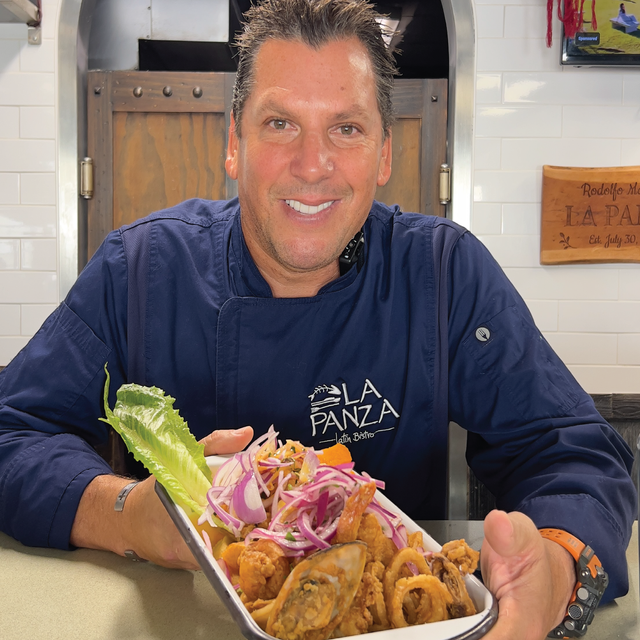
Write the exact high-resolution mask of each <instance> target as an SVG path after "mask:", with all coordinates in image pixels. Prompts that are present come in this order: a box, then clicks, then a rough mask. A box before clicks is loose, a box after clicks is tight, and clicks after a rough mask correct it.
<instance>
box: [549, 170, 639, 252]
mask: <svg viewBox="0 0 640 640" xmlns="http://www.w3.org/2000/svg"><path fill="white" fill-rule="evenodd" d="M541 221H542V226H541V230H540V263H541V264H568V263H589V262H640V167H604V168H584V167H554V166H550V165H545V166H543V167H542V215H541Z"/></svg>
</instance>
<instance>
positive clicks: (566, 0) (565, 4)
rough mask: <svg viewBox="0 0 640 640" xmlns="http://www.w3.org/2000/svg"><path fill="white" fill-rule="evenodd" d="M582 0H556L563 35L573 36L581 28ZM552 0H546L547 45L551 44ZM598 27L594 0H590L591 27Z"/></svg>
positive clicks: (593, 28)
mask: <svg viewBox="0 0 640 640" xmlns="http://www.w3.org/2000/svg"><path fill="white" fill-rule="evenodd" d="M583 9H584V0H558V20H560V22H562V24H563V25H564V35H565V37H567V38H573V37H574V36H575V35H576V33H577V32H578V31H580V29H581V28H582V24H583ZM552 19H553V0H547V47H550V46H551V37H552V26H551V22H552ZM597 28H598V21H597V19H596V0H591V29H592V30H595V29H597Z"/></svg>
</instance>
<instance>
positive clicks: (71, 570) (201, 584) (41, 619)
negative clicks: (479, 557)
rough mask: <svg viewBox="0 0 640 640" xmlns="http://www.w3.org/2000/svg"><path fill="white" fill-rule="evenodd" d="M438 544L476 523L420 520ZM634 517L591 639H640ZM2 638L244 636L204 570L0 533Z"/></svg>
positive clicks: (193, 639) (478, 533)
mask: <svg viewBox="0 0 640 640" xmlns="http://www.w3.org/2000/svg"><path fill="white" fill-rule="evenodd" d="M421 524H422V525H423V526H424V527H425V529H426V530H427V531H428V532H429V533H430V534H431V535H432V536H433V537H434V538H435V539H436V540H438V541H439V542H445V541H446V540H449V539H453V538H460V537H465V538H466V539H467V540H469V542H470V543H471V544H472V546H474V547H476V548H478V547H479V544H480V542H481V540H482V529H481V524H482V523H478V522H461V521H450V522H438V523H435V522H431V523H426V522H425V523H421ZM637 536H638V530H637V523H636V524H635V525H634V532H633V538H632V541H631V544H630V546H629V550H628V552H627V558H628V562H629V566H630V574H631V576H630V577H631V588H630V591H629V594H628V595H627V596H625V597H624V598H620V599H619V600H617V601H616V602H613V603H611V604H609V605H606V606H605V607H603V608H601V609H600V610H599V611H598V613H597V615H596V617H595V620H594V622H593V624H592V626H591V628H590V630H589V633H588V634H587V638H592V639H594V640H609V639H613V638H616V639H617V638H621V639H625V640H627V639H628V640H637V639H638V638H640V604H639V603H640V590H639V588H638V582H639V576H638V537H637ZM0 593H1V594H2V596H1V599H0V602H1V604H0V638H1V639H2V640H24V639H27V638H28V639H29V640H40V639H42V640H56V639H58V638H60V639H62V638H64V639H65V640H73V639H76V638H78V639H82V640H102V639H104V640H165V639H166V640H169V639H172V640H174V639H180V638H188V639H189V640H199V639H201V638H202V639H205V638H207V639H214V638H215V640H227V639H229V640H241V638H242V635H241V634H240V631H239V629H238V628H237V626H236V625H235V623H234V622H233V620H232V618H231V616H230V614H229V613H228V612H227V610H226V608H225V607H224V605H223V604H222V603H221V601H220V599H219V598H218V596H217V595H216V593H215V591H214V590H213V587H212V586H211V585H210V584H209V582H208V581H207V579H206V578H205V576H204V574H203V573H202V572H200V571H197V572H190V571H175V570H169V569H163V568H161V567H157V566H155V565H152V564H146V563H138V562H132V561H130V560H127V559H124V558H120V557H119V556H116V555H113V554H111V553H106V552H101V551H89V550H86V549H79V550H77V551H73V552H66V551H56V550H51V549H35V548H30V547H25V546H23V545H22V544H20V543H19V542H16V541H15V540H13V539H11V538H9V537H8V536H6V535H4V534H0Z"/></svg>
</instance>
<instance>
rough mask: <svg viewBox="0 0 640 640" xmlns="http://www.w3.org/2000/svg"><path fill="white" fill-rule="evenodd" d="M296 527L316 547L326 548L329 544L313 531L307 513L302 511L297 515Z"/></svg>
mask: <svg viewBox="0 0 640 640" xmlns="http://www.w3.org/2000/svg"><path fill="white" fill-rule="evenodd" d="M298 529H300V532H301V533H302V534H303V535H304V537H305V538H306V539H307V540H308V541H309V542H311V543H312V544H313V545H314V546H316V547H317V548H318V549H328V548H329V547H330V546H331V545H330V544H329V543H328V542H325V541H324V540H323V539H322V538H321V537H320V536H318V535H317V534H316V533H315V531H313V529H312V528H311V521H310V518H309V514H308V513H306V512H303V513H301V514H300V515H299V516H298Z"/></svg>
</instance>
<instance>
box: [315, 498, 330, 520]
mask: <svg viewBox="0 0 640 640" xmlns="http://www.w3.org/2000/svg"><path fill="white" fill-rule="evenodd" d="M328 504H329V492H328V491H323V492H322V493H320V494H319V495H318V510H317V512H316V523H317V526H318V527H319V526H320V525H321V524H322V522H323V521H324V516H325V514H326V513H327V505H328Z"/></svg>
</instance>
